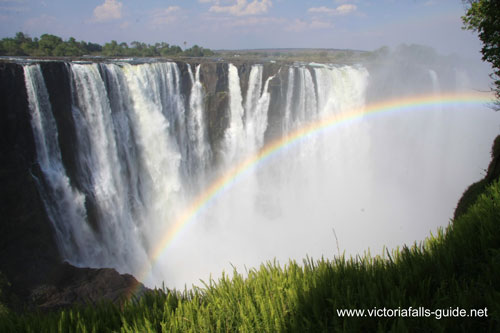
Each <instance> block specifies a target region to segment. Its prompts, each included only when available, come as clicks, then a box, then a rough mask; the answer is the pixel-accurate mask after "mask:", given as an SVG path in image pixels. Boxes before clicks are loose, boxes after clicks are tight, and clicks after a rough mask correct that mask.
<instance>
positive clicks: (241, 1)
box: [200, 0, 273, 16]
mask: <svg viewBox="0 0 500 333" xmlns="http://www.w3.org/2000/svg"><path fill="white" fill-rule="evenodd" d="M200 1H201V2H210V0H200ZM212 2H213V3H214V5H213V6H212V7H210V9H209V11H210V12H212V13H227V14H230V15H235V16H246V15H259V14H265V13H267V11H268V9H269V7H271V6H272V5H273V3H272V1H271V0H260V1H259V0H253V1H251V2H250V3H249V2H248V1H247V0H236V3H234V2H232V3H233V4H232V5H228V6H221V2H220V1H218V0H215V1H212Z"/></svg>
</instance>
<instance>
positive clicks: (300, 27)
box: [285, 19, 333, 32]
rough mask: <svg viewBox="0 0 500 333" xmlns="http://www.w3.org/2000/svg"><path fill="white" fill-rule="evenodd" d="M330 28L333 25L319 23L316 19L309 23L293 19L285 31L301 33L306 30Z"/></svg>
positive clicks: (325, 22)
mask: <svg viewBox="0 0 500 333" xmlns="http://www.w3.org/2000/svg"><path fill="white" fill-rule="evenodd" d="M332 27H333V24H332V23H331V22H327V21H321V20H318V19H313V20H312V21H311V22H307V21H304V20H300V19H295V20H294V21H293V22H291V23H290V24H289V25H288V26H286V27H285V31H293V32H302V31H306V30H319V29H328V28H332Z"/></svg>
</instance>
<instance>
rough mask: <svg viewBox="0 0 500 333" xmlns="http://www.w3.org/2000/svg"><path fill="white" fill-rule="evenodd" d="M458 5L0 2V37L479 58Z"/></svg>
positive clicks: (318, 0)
mask: <svg viewBox="0 0 500 333" xmlns="http://www.w3.org/2000/svg"><path fill="white" fill-rule="evenodd" d="M464 13H465V9H464V5H463V3H462V1H460V0H442V1H436V0H400V1H394V0H382V1H379V2H377V3H374V2H373V1H368V0H309V1H300V2H297V1H293V2H292V1H290V0H189V1H178V0H164V1H160V0H148V1H142V2H141V3H138V2H136V1H131V0H91V1H87V2H84V3H76V2H74V3H71V4H68V2H65V1H63V0H53V1H51V2H50V3H49V2H48V1H43V0H0V37H1V38H5V37H14V35H15V33H16V32H23V33H25V34H27V35H29V36H31V37H39V36H40V35H42V34H43V33H47V34H53V35H57V36H60V37H61V38H63V39H64V40H67V39H68V38H70V37H74V38H75V39H76V40H78V41H80V40H84V41H87V42H92V43H98V44H101V45H102V44H104V43H106V42H110V41H112V40H116V41H118V42H126V43H128V44H130V43H131V42H132V41H136V40H137V41H140V42H145V43H148V44H151V43H155V42H162V41H163V42H167V43H169V44H173V45H179V46H181V47H183V48H189V47H191V46H193V45H199V46H201V47H204V48H209V49H213V50H259V49H262V50H265V49H337V50H359V51H372V50H375V49H378V48H380V47H382V46H388V47H390V48H394V47H396V46H398V45H401V44H418V45H425V46H429V47H432V48H434V49H436V51H438V52H439V53H440V54H444V55H448V54H458V55H461V56H465V57H468V58H475V59H480V57H481V54H480V48H481V44H480V41H479V39H478V37H477V36H476V35H475V34H474V33H472V32H470V31H464V30H463V29H462V21H461V16H462V15H464Z"/></svg>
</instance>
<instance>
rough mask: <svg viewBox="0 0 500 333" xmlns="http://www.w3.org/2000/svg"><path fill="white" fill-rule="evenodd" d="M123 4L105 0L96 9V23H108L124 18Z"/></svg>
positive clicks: (115, 0)
mask: <svg viewBox="0 0 500 333" xmlns="http://www.w3.org/2000/svg"><path fill="white" fill-rule="evenodd" d="M122 7H123V3H121V2H120V1H117V0H104V3H103V4H102V5H100V6H97V7H96V8H95V9H94V21H96V22H106V21H112V20H117V19H120V18H122Z"/></svg>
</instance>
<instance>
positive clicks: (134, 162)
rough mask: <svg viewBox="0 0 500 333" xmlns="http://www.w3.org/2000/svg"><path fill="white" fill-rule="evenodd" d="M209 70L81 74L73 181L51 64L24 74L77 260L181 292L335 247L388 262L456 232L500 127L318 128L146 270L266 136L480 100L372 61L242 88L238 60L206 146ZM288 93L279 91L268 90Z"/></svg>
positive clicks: (116, 69) (461, 114) (53, 213)
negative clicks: (190, 211)
mask: <svg viewBox="0 0 500 333" xmlns="http://www.w3.org/2000/svg"><path fill="white" fill-rule="evenodd" d="M202 66H204V65H197V66H196V67H193V68H194V72H193V68H192V67H191V65H187V77H183V76H182V75H181V70H180V68H179V66H178V65H177V64H175V63H172V62H167V63H150V64H140V65H132V64H128V63H120V64H100V65H98V64H70V65H69V66H68V68H69V72H70V74H71V82H72V91H73V105H72V110H73V112H72V116H73V119H74V122H75V124H76V129H77V133H76V137H77V142H76V143H75V156H73V157H72V158H73V159H74V160H75V161H76V164H77V165H78V167H77V170H76V173H77V174H76V175H75V179H72V180H71V181H70V179H69V177H68V175H67V174H66V171H65V169H64V166H63V163H62V158H61V152H60V149H59V146H58V134H57V133H58V129H57V126H56V122H55V120H54V117H53V115H52V111H51V106H50V103H49V99H48V92H47V89H46V88H45V85H44V82H43V76H42V73H41V71H40V67H39V66H38V65H26V66H25V77H26V87H27V91H28V96H29V104H30V109H31V112H32V126H33V132H34V134H35V140H36V144H37V153H38V161H39V164H40V167H41V170H42V172H43V173H44V175H45V180H44V181H39V183H40V191H41V193H42V196H43V199H44V202H45V203H46V207H47V210H48V212H49V216H50V218H51V220H52V222H53V223H54V226H55V229H56V231H57V238H58V242H59V245H60V248H61V251H62V254H63V256H64V257H65V258H66V259H67V260H69V261H70V262H72V263H74V264H77V265H81V266H94V267H95V266H97V267H104V266H108V267H109V266H110V267H115V268H117V269H118V270H119V271H120V272H126V273H132V274H135V275H138V274H142V273H143V270H144V269H146V271H147V272H150V274H147V275H146V276H143V275H140V276H138V278H140V279H143V280H144V282H146V283H147V284H148V285H149V286H153V285H160V284H161V282H162V281H165V283H166V285H167V286H168V287H183V285H184V284H188V285H190V284H191V283H197V282H198V279H204V280H206V279H207V278H208V276H209V274H210V273H212V274H213V276H214V277H217V276H219V274H220V272H221V271H222V270H223V269H225V270H231V266H230V263H232V264H234V265H235V266H236V267H238V268H239V269H240V270H243V267H244V266H246V267H255V266H258V265H259V264H260V263H262V262H263V261H266V260H272V259H273V258H277V259H278V260H279V261H280V262H282V263H284V262H286V261H287V260H288V259H289V258H292V259H298V260H301V259H302V258H304V257H305V256H306V255H309V256H312V257H314V258H318V257H320V256H325V257H329V258H331V257H332V256H334V255H336V254H337V245H338V247H339V248H340V251H341V252H343V251H345V252H346V254H348V255H350V254H353V255H354V254H357V253H363V252H364V251H365V250H368V249H371V251H372V253H375V254H379V253H380V252H381V249H382V247H383V246H384V245H387V246H388V247H389V248H392V247H395V246H398V245H402V244H404V243H412V242H413V241H419V240H422V239H424V238H425V237H426V236H428V235H429V232H430V231H435V230H436V228H437V227H438V226H445V225H446V224H447V223H448V219H449V218H450V217H451V216H452V213H453V209H454V206H455V204H456V201H457V199H458V197H459V196H460V194H461V193H462V192H463V190H464V189H465V187H466V186H467V185H468V184H470V183H471V182H472V181H474V180H476V179H478V178H479V177H480V176H481V169H482V168H485V167H486V165H487V163H488V160H489V155H488V152H489V149H490V145H491V142H492V139H493V137H494V135H495V134H496V133H497V132H498V124H499V120H498V117H497V115H496V114H494V113H493V112H492V111H490V110H487V109H485V110H483V109H479V110H476V111H473V112H471V111H470V110H466V109H463V107H462V106H459V105H457V106H456V107H453V106H451V107H450V106H447V107H446V108H442V107H435V108H429V109H428V110H425V111H422V112H420V113H418V114H416V113H411V114H408V113H405V114H395V115H390V116H389V115H387V116H381V117H378V118H377V117H368V118H366V117H365V118H362V119H359V120H357V121H353V122H350V123H348V124H344V125H341V126H336V127H334V128H332V130H329V131H325V132H322V133H317V134H316V135H313V136H310V137H308V138H307V139H306V140H302V141H300V142H298V143H296V144H293V145H291V146H290V147H287V148H285V149H283V150H282V151H280V152H279V153H278V154H275V155H273V156H272V157H271V158H270V159H268V160H267V161H266V162H264V163H262V164H259V167H257V168H251V169H249V170H248V171H247V172H246V173H245V174H244V175H243V176H242V177H240V178H239V179H238V180H237V181H236V182H235V183H234V184H232V185H231V186H229V187H228V188H227V189H225V190H224V191H222V192H221V193H219V195H218V196H217V197H215V198H213V200H211V201H210V202H209V203H208V204H207V205H206V206H205V207H204V209H202V210H201V211H200V212H198V214H196V215H195V216H194V218H193V219H192V220H191V221H190V223H188V224H187V225H186V226H185V227H184V228H183V229H182V231H181V232H180V233H179V234H178V235H177V236H176V237H175V239H174V241H172V242H171V243H170V244H169V246H168V247H167V248H166V249H165V250H164V251H163V252H162V255H161V256H160V258H159V260H158V261H156V262H154V263H153V266H152V267H148V257H150V256H151V255H152V254H153V250H154V249H155V248H156V247H157V246H158V244H159V242H160V240H161V239H162V238H163V237H164V235H165V233H166V232H167V231H168V230H170V228H171V227H172V225H173V223H174V221H175V218H176V216H178V215H179V214H180V213H182V212H183V211H184V209H185V207H187V206H188V205H189V203H190V202H191V201H192V200H193V199H194V198H196V197H197V195H198V194H199V193H202V192H203V191H204V188H205V187H206V186H209V185H210V182H211V181H212V177H217V175H224V174H225V173H226V172H227V171H228V170H231V169H232V168H233V167H235V166H237V165H238V164H239V163H240V162H241V161H242V160H244V159H245V158H248V157H249V156H252V155H253V154H255V153H256V152H258V151H259V149H261V148H262V147H263V146H264V145H265V143H266V137H267V135H269V133H271V132H273V133H281V135H285V134H287V133H291V132H292V131H294V130H295V129H298V128H300V127H302V126H304V125H305V124H307V123H309V122H313V121H317V120H319V119H322V118H324V117H327V116H332V115H333V116H334V115H339V116H340V115H341V114H342V113H344V112H348V111H349V110H350V109H352V108H356V107H361V106H363V105H365V104H366V103H371V102H373V101H374V100H377V99H384V98H385V97H387V96H398V94H399V92H400V91H401V92H404V93H408V91H410V92H411V91H412V89H413V88H414V89H415V91H418V92H422V91H424V92H426V93H436V94H437V93H439V92H440V91H444V90H446V89H447V87H450V86H452V87H454V88H453V89H464V90H466V89H470V82H469V81H468V76H467V73H466V72H464V71H462V70H455V71H454V72H453V73H454V74H453V75H448V74H447V72H445V71H444V70H441V71H440V70H439V69H436V68H424V69H422V70H421V73H423V74H422V75H421V77H420V78H419V81H418V82H416V83H415V85H414V86H413V83H411V85H410V86H405V85H403V84H401V85H392V84H390V85H387V82H391V80H390V79H391V78H392V76H396V77H397V75H396V74H395V73H394V72H390V71H387V72H382V70H380V71H378V72H377V71H374V72H373V73H372V72H369V71H368V70H367V69H366V68H365V67H363V66H326V65H325V66H320V65H316V66H314V67H309V66H292V67H289V68H286V67H284V68H282V69H281V70H280V72H276V73H273V74H272V75H270V76H268V77H264V66H263V65H253V66H252V68H251V70H250V73H249V77H248V85H247V86H248V89H247V91H242V89H241V87H242V85H241V78H240V76H239V74H238V69H237V68H236V66H234V65H232V64H229V65H228V67H227V68H228V73H227V75H228V77H227V82H228V90H227V94H228V109H227V119H228V125H227V127H226V128H225V129H224V133H223V137H222V141H221V142H220V143H218V144H216V145H215V146H211V145H210V143H209V140H208V135H209V130H210V129H209V127H208V114H207V112H209V110H206V109H205V102H204V101H205V99H206V98H207V96H206V93H207V92H206V91H205V88H204V83H203V82H202V80H201V74H200V71H201V70H202V68H201V67H202ZM388 73H389V74H388ZM419 73H420V72H419ZM450 76H452V77H453V79H449V77H450ZM381 78H383V79H381ZM183 80H188V82H187V83H188V85H187V86H188V87H190V88H188V89H189V90H188V91H182V87H183V86H185V83H186V82H183ZM284 80H285V81H286V83H285V82H283V81H284ZM450 80H451V81H452V82H448V81H450ZM395 81H397V80H395ZM400 81H403V80H402V79H400ZM417 83H418V84H417ZM277 84H280V85H281V86H280V87H279V88H280V89H279V91H280V96H276V95H272V94H271V86H273V85H274V86H276V85H277ZM273 91H276V90H273ZM375 92H376V93H375ZM243 96H245V98H243ZM273 98H274V101H275V104H274V105H275V106H274V108H271V107H270V106H271V105H272V103H271V102H272V101H273ZM276 100H278V101H279V103H278V104H276ZM276 105H277V106H276ZM273 119H274V120H273ZM271 120H273V121H274V123H271ZM217 149H218V151H216V150H217ZM216 154H218V156H221V157H222V158H221V159H220V161H219V164H218V165H215V164H214V158H213V156H214V155H216ZM333 229H334V230H335V233H336V234H337V236H338V240H339V244H336V241H335V237H334V233H333Z"/></svg>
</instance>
